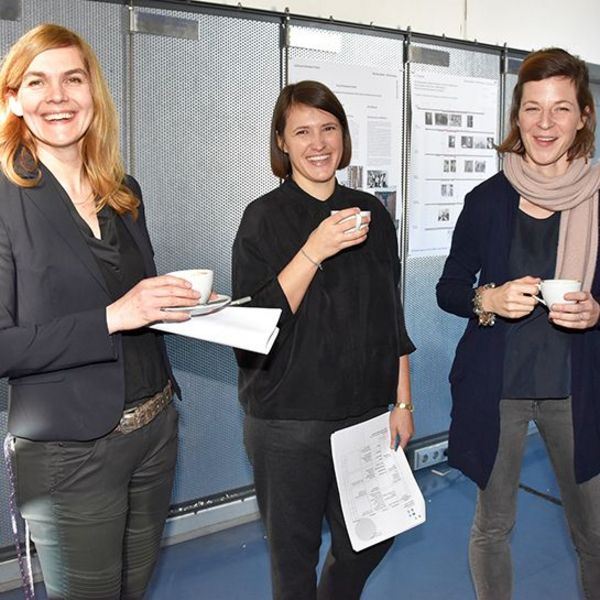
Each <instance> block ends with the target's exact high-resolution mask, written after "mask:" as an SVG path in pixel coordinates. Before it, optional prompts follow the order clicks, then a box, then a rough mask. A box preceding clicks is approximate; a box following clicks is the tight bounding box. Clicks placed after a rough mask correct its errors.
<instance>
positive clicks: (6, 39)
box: [0, 0, 126, 547]
mask: <svg viewBox="0 0 600 600" xmlns="http://www.w3.org/2000/svg"><path fill="white" fill-rule="evenodd" d="M122 11H123V7H121V6H119V5H116V4H110V3H104V2H92V1H86V2H82V1H81V0H23V10H22V15H21V20H20V21H0V52H1V53H2V56H4V55H5V54H6V52H7V51H8V49H9V48H10V46H11V45H12V44H13V43H14V42H15V41H16V40H17V39H18V38H19V37H20V36H21V35H22V34H23V33H25V32H26V31H28V30H29V29H31V28H32V27H35V26H36V25H38V24H40V23H46V22H52V23H58V24H60V25H64V26H65V27H68V28H70V29H73V30H74V31H77V32H78V33H80V34H81V35H82V36H83V37H84V38H85V39H86V40H87V41H88V42H89V43H90V44H91V46H92V47H93V48H94V50H95V51H96V53H97V55H98V58H99V60H100V63H101V65H102V67H103V69H104V75H105V77H106V80H107V81H108V84H109V86H110V88H111V92H112V94H113V97H114V100H115V104H116V106H117V110H119V113H120V114H121V117H122V118H121V122H122V124H123V127H122V131H123V140H125V127H124V124H125V121H124V119H123V116H124V110H123V105H124V68H125V66H126V62H125V60H124V58H125V54H124V41H125V38H124V36H123V28H122V26H121V23H122V15H123V12H122ZM99 24H102V26H101V27H99ZM7 398H8V394H7V386H6V381H5V380H0V436H1V437H2V439H4V436H5V434H6V409H7V402H8V400H7ZM7 507H8V481H7V479H6V474H5V470H4V466H3V465H2V468H0V547H2V546H8V545H10V544H11V543H12V536H11V533H10V532H11V529H10V525H9V515H8V509H7Z"/></svg>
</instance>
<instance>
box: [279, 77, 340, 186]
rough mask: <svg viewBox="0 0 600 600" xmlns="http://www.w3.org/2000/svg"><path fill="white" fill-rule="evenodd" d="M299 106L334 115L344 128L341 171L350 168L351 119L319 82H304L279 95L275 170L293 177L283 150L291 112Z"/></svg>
mask: <svg viewBox="0 0 600 600" xmlns="http://www.w3.org/2000/svg"><path fill="white" fill-rule="evenodd" d="M296 104H304V105H305V106H310V107H312V108H319V109H320V110H324V111H325V112H328V113H330V114H332V115H333V116H334V117H335V118H336V119H337V120H338V121H339V122H340V125H341V126H342V135H343V144H344V151H343V152H342V157H341V159H340V164H339V165H338V169H343V168H344V167H347V166H348V164H349V163H350V158H351V157H352V141H351V140H350V130H349V129H348V119H347V118H346V113H345V112H344V108H343V107H342V105H341V103H340V101H339V100H338V99H337V98H336V96H335V94H334V93H333V92H332V91H331V90H330V89H329V88H328V87H327V86H326V85H323V84H322V83H320V82H319V81H308V80H307V81H300V82H298V83H291V84H289V85H286V86H285V87H284V88H283V89H282V90H281V92H280V93H279V98H277V102H276V103H275V108H274V109H273V119H272V120H271V169H272V171H273V173H274V174H275V175H276V176H277V177H279V178H281V179H285V178H286V177H289V176H290V175H291V174H292V164H291V162H290V159H289V157H288V155H287V154H286V153H285V152H284V151H283V150H282V149H281V148H280V147H279V143H280V139H281V137H282V136H283V132H284V130H285V125H286V122H287V117H288V114H289V112H290V109H291V108H292V107H293V106H294V105H296Z"/></svg>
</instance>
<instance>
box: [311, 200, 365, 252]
mask: <svg viewBox="0 0 600 600" xmlns="http://www.w3.org/2000/svg"><path fill="white" fill-rule="evenodd" d="M357 213H360V208H356V207H354V208H345V209H343V210H340V211H339V212H337V213H336V214H335V215H331V216H330V217H327V218H326V219H324V220H323V221H321V223H320V224H319V226H318V227H317V228H316V229H314V230H313V231H312V233H311V234H310V235H309V236H308V239H307V240H306V243H305V244H304V250H305V252H306V253H307V254H308V255H309V256H310V257H311V258H313V259H314V260H316V261H317V262H319V263H321V262H323V261H324V260H325V259H326V258H329V257H330V256H334V255H335V254H337V253H338V252H340V251H341V250H344V249H345V248H350V247H351V246H357V245H358V244H362V243H363V242H364V241H365V240H366V239H367V234H368V233H369V222H370V220H371V219H370V218H369V217H366V216H364V217H363V218H362V226H361V228H360V229H359V230H358V231H356V230H355V226H354V218H355V217H354V215H356V214H357ZM347 217H353V218H352V219H349V220H348V221H346V222H344V223H342V221H343V220H344V219H346V218H347Z"/></svg>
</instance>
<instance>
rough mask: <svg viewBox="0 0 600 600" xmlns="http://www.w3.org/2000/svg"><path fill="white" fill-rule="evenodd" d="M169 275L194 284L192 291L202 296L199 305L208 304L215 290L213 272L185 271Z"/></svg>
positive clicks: (205, 270)
mask: <svg viewBox="0 0 600 600" xmlns="http://www.w3.org/2000/svg"><path fill="white" fill-rule="evenodd" d="M169 275H173V276H174V277H180V278H181V279H185V280H186V281H189V282H190V283H191V284H192V289H193V290H195V291H197V292H198V293H199V294H200V298H199V299H198V304H206V303H207V302H208V299H209V298H210V293H211V292H212V288H213V277H214V273H213V271H211V270H209V269H185V270H183V271H171V273H169Z"/></svg>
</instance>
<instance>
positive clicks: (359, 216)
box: [331, 210, 371, 231]
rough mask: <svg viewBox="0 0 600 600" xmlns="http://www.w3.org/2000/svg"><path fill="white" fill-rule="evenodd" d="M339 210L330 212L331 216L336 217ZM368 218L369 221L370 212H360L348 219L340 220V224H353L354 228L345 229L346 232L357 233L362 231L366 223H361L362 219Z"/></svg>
mask: <svg viewBox="0 0 600 600" xmlns="http://www.w3.org/2000/svg"><path fill="white" fill-rule="evenodd" d="M339 212H340V211H339V210H332V211H331V214H332V215H336V214H337V213H339ZM365 217H368V218H369V219H370V218H371V211H370V210H361V211H360V212H358V213H356V214H354V215H350V216H349V217H345V218H344V219H342V220H341V221H340V223H346V222H348V223H350V222H354V226H353V227H350V228H349V229H347V230H346V231H352V230H354V231H358V230H359V229H364V228H365V227H366V226H367V225H368V223H363V222H362V220H363V218H365Z"/></svg>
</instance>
